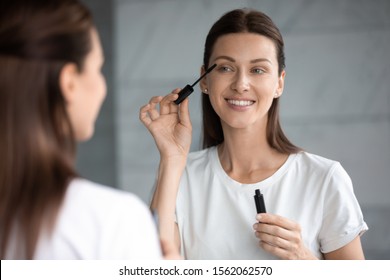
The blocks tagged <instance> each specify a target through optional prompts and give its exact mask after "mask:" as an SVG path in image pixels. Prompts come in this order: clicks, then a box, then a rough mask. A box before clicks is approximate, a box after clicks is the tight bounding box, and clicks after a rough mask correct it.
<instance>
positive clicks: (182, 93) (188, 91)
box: [174, 64, 217, 105]
mask: <svg viewBox="0 0 390 280" xmlns="http://www.w3.org/2000/svg"><path fill="white" fill-rule="evenodd" d="M216 66H217V64H213V65H212V66H210V67H209V68H208V69H207V70H206V72H204V73H203V75H202V76H200V78H199V79H197V80H196V81H195V83H193V84H192V85H191V86H190V85H186V86H185V87H184V88H183V89H182V90H181V91H180V92H179V97H178V98H177V99H176V100H175V101H174V102H175V104H176V105H179V104H180V103H181V102H183V100H184V99H186V98H187V97H188V96H189V95H190V94H191V93H192V92H193V91H194V86H195V85H196V84H197V83H199V81H200V80H202V79H203V78H204V77H205V76H206V75H207V74H208V73H210V72H211V71H212V70H213V69H214V68H215V67H216Z"/></svg>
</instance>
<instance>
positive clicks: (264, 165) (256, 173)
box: [218, 126, 288, 183]
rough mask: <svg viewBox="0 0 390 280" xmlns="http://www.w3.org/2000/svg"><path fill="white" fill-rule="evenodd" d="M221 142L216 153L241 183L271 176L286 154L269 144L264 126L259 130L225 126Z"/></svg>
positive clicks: (229, 171) (225, 167)
mask: <svg viewBox="0 0 390 280" xmlns="http://www.w3.org/2000/svg"><path fill="white" fill-rule="evenodd" d="M223 130H224V142H223V143H222V144H221V145H220V146H219V147H218V155H219V159H220V162H221V165H222V167H223V169H224V170H225V172H226V173H227V174H228V175H229V176H230V177H231V178H233V179H235V180H237V181H239V182H242V183H254V182H259V181H261V180H263V179H265V178H267V177H269V176H271V175H272V174H273V173H275V171H276V170H277V169H279V168H280V167H281V166H282V165H283V163H284V162H285V161H286V159H287V157H288V155H285V154H282V153H279V152H277V151H276V150H274V149H272V148H271V147H270V145H269V144H268V141H267V137H266V129H265V126H264V127H262V128H261V129H258V128H257V129H248V128H245V129H232V128H224V129H223Z"/></svg>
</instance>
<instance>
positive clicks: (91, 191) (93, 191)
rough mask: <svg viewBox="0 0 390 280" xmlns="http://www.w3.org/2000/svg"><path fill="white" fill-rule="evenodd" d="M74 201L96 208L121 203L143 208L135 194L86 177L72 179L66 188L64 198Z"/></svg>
mask: <svg viewBox="0 0 390 280" xmlns="http://www.w3.org/2000/svg"><path fill="white" fill-rule="evenodd" d="M69 198H70V199H71V200H72V201H73V202H74V203H77V202H80V203H82V204H84V205H85V206H87V207H96V208H97V209H100V208H106V207H114V206H115V205H122V207H123V206H125V207H126V208H128V207H131V208H134V207H136V208H138V207H141V208H144V207H145V205H144V203H143V202H142V201H141V199H139V198H138V197H137V196H135V195H134V194H132V193H130V192H126V191H123V190H119V189H114V188H112V187H108V186H105V185H102V184H98V183H95V182H92V181H89V180H86V179H82V178H76V179H73V180H72V181H71V182H70V184H69V188H68V192H67V196H66V199H69Z"/></svg>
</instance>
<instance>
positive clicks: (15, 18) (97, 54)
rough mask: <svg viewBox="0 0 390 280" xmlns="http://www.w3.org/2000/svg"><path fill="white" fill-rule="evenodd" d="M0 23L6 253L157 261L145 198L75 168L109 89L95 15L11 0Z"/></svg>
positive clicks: (71, 4) (0, 169) (77, 7)
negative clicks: (79, 143)
mask: <svg viewBox="0 0 390 280" xmlns="http://www.w3.org/2000/svg"><path fill="white" fill-rule="evenodd" d="M0 24H1V25H0V65H1V67H0V131H1V137H0V154H1V159H2V160H1V163H0V238H1V239H0V240H1V243H0V257H1V259H159V258H161V252H160V245H159V242H158V237H157V232H156V229H155V226H154V222H153V220H152V218H151V215H150V212H149V209H148V208H147V207H146V205H145V204H143V203H142V202H141V200H140V199H138V198H137V197H135V196H134V195H132V194H130V193H125V192H120V191H119V190H115V189H112V188H108V187H104V186H101V185H98V184H96V183H93V182H91V181H88V180H85V179H82V178H80V177H79V175H78V174H77V172H76V171H75V167H74V160H75V148H76V141H84V140H87V139H89V138H90V137H92V134H93V131H94V124H95V120H96V117H97V115H98V112H99V109H100V106H101V104H102V102H103V100H104V97H105V95H106V84H105V79H104V77H103V75H102V73H101V67H102V65H103V60H104V58H103V51H102V48H101V44H100V41H99V36H98V33H97V31H96V29H95V27H94V24H93V22H92V18H91V14H90V12H89V11H88V10H87V8H86V7H85V6H83V5H82V4H80V3H79V2H78V1H77V0H37V1H30V0H11V1H7V2H4V3H2V9H1V11H0Z"/></svg>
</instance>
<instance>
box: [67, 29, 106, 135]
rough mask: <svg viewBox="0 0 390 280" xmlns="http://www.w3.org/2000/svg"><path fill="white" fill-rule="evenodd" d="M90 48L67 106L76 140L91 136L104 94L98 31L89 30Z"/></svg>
mask: <svg viewBox="0 0 390 280" xmlns="http://www.w3.org/2000/svg"><path fill="white" fill-rule="evenodd" d="M91 40H92V49H91V51H90V52H89V54H88V55H87V57H86V59H85V62H84V67H83V69H82V71H81V72H77V73H76V77H75V80H76V82H75V85H76V86H75V88H76V89H75V93H74V94H73V97H72V102H71V103H70V105H69V106H68V113H69V116H70V119H71V123H72V126H73V130H74V133H75V137H76V140H79V141H83V140H88V139H89V138H90V137H92V135H93V132H94V128H95V122H96V118H97V116H98V114H99V111H100V107H101V105H102V102H103V100H104V98H105V96H106V82H105V78H104V76H103V74H102V72H101V69H102V66H103V62H104V57H103V50H102V47H101V44H100V39H99V36H98V33H97V31H96V30H95V29H93V30H92V31H91Z"/></svg>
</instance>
